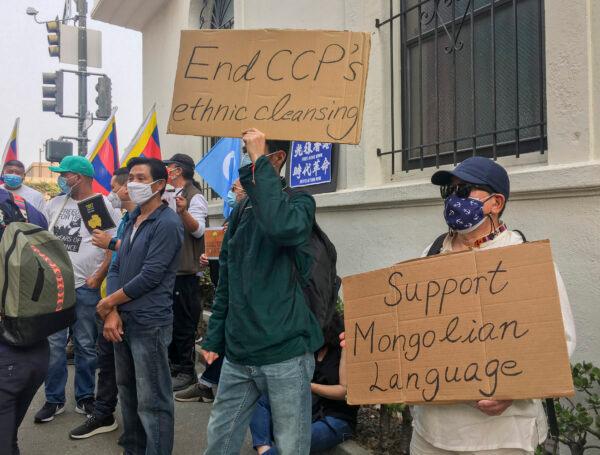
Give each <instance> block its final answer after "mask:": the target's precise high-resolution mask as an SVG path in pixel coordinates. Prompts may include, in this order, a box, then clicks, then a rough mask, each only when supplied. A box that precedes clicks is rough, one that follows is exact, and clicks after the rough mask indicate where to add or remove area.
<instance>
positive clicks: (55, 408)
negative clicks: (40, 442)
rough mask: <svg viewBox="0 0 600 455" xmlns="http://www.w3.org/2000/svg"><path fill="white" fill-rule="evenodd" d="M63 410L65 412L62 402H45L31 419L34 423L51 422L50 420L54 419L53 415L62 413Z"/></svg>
mask: <svg viewBox="0 0 600 455" xmlns="http://www.w3.org/2000/svg"><path fill="white" fill-rule="evenodd" d="M63 412H65V405H64V404H57V403H48V402H46V403H45V404H44V406H43V407H42V409H40V410H39V411H38V412H37V414H36V415H35V417H34V418H33V421H34V422H35V423H46V422H51V421H52V420H54V416H57V415H59V414H62V413H63Z"/></svg>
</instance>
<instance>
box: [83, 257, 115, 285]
mask: <svg viewBox="0 0 600 455" xmlns="http://www.w3.org/2000/svg"><path fill="white" fill-rule="evenodd" d="M111 259H112V252H111V251H108V250H106V251H105V252H104V260H103V261H102V263H101V264H100V267H98V269H97V270H96V271H95V272H94V273H92V275H91V276H89V277H88V279H87V280H85V285H86V286H87V287H89V288H91V289H98V288H99V287H100V286H101V285H102V281H103V280H104V278H105V277H106V274H107V273H108V268H109V266H110V261H111Z"/></svg>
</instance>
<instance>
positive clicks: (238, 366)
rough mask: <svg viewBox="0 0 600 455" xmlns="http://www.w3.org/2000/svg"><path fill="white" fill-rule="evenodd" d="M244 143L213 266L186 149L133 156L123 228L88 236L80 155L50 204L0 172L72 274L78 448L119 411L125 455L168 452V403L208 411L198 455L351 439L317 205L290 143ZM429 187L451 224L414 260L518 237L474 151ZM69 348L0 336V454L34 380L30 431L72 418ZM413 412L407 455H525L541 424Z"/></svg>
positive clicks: (539, 412)
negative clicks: (60, 249) (325, 290)
mask: <svg viewBox="0 0 600 455" xmlns="http://www.w3.org/2000/svg"><path fill="white" fill-rule="evenodd" d="M243 142H244V155H243V160H242V163H241V167H240V169H239V180H237V181H236V182H235V183H234V184H233V186H232V188H231V191H230V193H229V195H228V197H227V198H226V201H225V202H226V203H227V204H229V205H230V207H231V208H232V209H233V211H232V213H231V215H230V217H229V219H228V220H226V222H225V225H224V229H225V237H224V240H223V245H222V249H221V253H220V257H219V260H218V261H216V260H214V259H210V258H208V257H207V256H206V254H204V242H203V236H204V233H205V229H206V228H207V226H208V204H207V200H206V198H205V197H204V196H203V194H202V189H201V187H200V186H199V185H198V184H197V182H195V180H194V166H195V164H194V161H193V159H192V158H191V157H189V156H187V155H184V154H181V153H178V154H175V155H174V156H172V157H171V159H169V160H166V161H159V160H156V159H151V158H150V159H148V158H143V157H139V158H134V159H131V160H130V161H129V162H128V164H127V166H126V168H123V169H119V170H118V171H116V172H115V174H114V175H113V177H112V181H111V188H112V191H111V193H110V194H109V195H108V196H107V197H104V196H103V198H104V201H105V204H106V206H107V208H108V209H109V213H110V216H111V217H112V218H113V220H114V224H115V226H117V228H116V229H112V230H108V231H101V230H95V231H93V232H91V233H90V232H89V231H88V230H87V229H85V227H84V226H83V225H82V219H81V215H80V212H79V210H78V207H77V202H79V201H81V200H84V199H87V198H89V197H91V196H93V195H94V191H93V187H92V181H93V178H94V169H93V167H92V165H91V164H90V163H89V161H87V160H86V159H85V158H83V157H78V156H69V157H66V158H64V159H63V160H62V162H61V163H60V165H59V166H56V167H51V170H52V171H54V172H56V173H58V174H59V177H58V185H59V187H60V190H61V195H59V196H57V197H55V198H53V199H52V200H51V201H49V202H48V203H45V202H44V200H43V198H42V196H41V195H40V194H39V193H37V192H36V191H35V190H33V189H32V188H29V187H27V186H26V185H25V184H24V183H23V177H24V166H23V164H22V163H20V162H18V161H10V162H8V163H6V164H5V166H4V168H3V170H2V180H3V182H4V184H3V188H2V189H0V201H2V200H3V199H4V198H7V197H12V196H10V195H11V194H12V195H17V196H19V198H20V199H21V198H22V199H23V200H24V201H25V206H24V208H25V210H26V212H27V213H28V215H29V221H30V222H31V223H34V224H37V225H39V226H41V227H43V228H47V229H48V230H49V231H50V233H52V234H53V235H54V236H56V237H57V238H58V239H60V240H61V241H62V242H63V244H64V246H65V248H66V250H67V251H68V253H69V257H70V259H71V262H72V264H73V269H74V273H75V287H76V299H77V300H76V322H75V323H74V325H73V326H72V334H73V343H74V348H75V354H74V355H75V368H74V371H75V382H74V384H75V391H74V392H75V394H74V395H75V403H74V405H75V411H76V412H78V413H81V414H83V415H85V416H86V418H85V420H84V421H82V424H81V425H80V426H78V427H77V428H74V429H72V430H71V432H70V433H69V436H70V437H71V438H72V439H85V438H89V437H93V436H95V435H98V434H101V433H107V432H112V431H116V430H117V429H118V428H119V423H118V421H117V419H116V418H115V410H116V407H117V405H120V409H121V414H122V422H121V430H122V434H121V436H120V438H119V445H120V446H121V447H122V449H123V453H124V454H126V455H142V454H146V455H168V454H171V453H172V450H173V443H174V439H175V437H176V429H175V426H174V400H177V401H181V402H196V403H212V405H211V406H212V409H211V415H210V420H209V423H208V428H207V449H206V452H205V453H206V454H208V455H216V454H235V453H239V452H240V450H241V446H242V443H243V440H244V437H245V435H246V432H247V431H248V429H249V430H250V432H251V436H252V443H253V446H254V448H255V450H256V451H257V453H258V454H275V453H280V454H284V455H286V454H308V453H310V452H317V451H323V450H326V449H330V448H332V447H334V446H335V445H337V444H339V443H341V442H343V441H344V440H346V439H348V438H350V437H352V435H353V433H354V431H355V427H356V423H357V408H356V407H353V406H350V405H348V404H347V403H346V374H345V350H344V347H345V337H344V329H343V321H342V317H341V316H340V315H338V314H335V315H334V316H333V317H332V318H331V319H330V320H329V321H328V322H327V324H326V325H325V326H324V327H323V326H322V325H320V321H319V320H318V319H317V317H316V315H315V314H314V313H313V312H312V311H311V310H310V309H309V306H308V305H307V303H306V294H305V292H304V290H303V283H304V282H305V281H306V279H307V275H308V274H309V273H310V270H311V267H312V260H313V258H312V257H311V253H310V250H309V248H307V245H308V243H309V242H310V238H311V235H312V233H313V229H314V226H315V211H316V204H315V200H314V199H313V197H312V196H310V195H309V194H307V193H305V192H297V191H294V192H291V191H288V190H287V188H286V182H285V179H284V178H282V177H280V175H281V171H282V169H283V167H284V165H285V163H286V160H287V158H288V153H289V150H290V143H289V142H286V141H273V140H267V138H266V137H265V135H264V134H263V133H261V132H260V131H258V130H256V129H250V130H248V131H245V132H244V133H243ZM432 183H433V184H435V185H439V186H440V188H441V193H442V198H443V200H444V218H445V220H446V222H447V224H448V227H449V230H448V233H447V234H446V235H443V236H440V238H439V239H438V240H436V241H435V242H434V243H433V245H430V246H429V247H427V248H426V250H425V253H424V255H428V254H439V253H441V254H443V253H450V252H456V251H462V250H466V249H469V248H480V249H487V248H497V247H502V246H507V245H513V244H518V243H521V242H523V241H524V240H525V239H524V237H523V235H521V234H519V233H518V232H516V231H512V230H510V229H508V227H507V226H506V225H505V224H504V223H503V222H502V219H501V217H502V214H503V212H504V211H505V209H506V207H507V202H508V200H509V197H510V183H509V178H508V174H507V172H506V170H505V169H504V168H502V167H501V166H500V165H499V164H497V163H496V162H495V161H492V160H490V159H487V158H482V157H473V158H468V159H467V160H465V161H463V162H462V163H461V164H459V166H457V167H456V168H455V169H454V170H452V171H438V172H437V173H435V174H434V175H433V177H432ZM467 204H468V209H467V210H465V209H464V208H465V206H467ZM207 267H208V268H210V276H211V280H212V282H213V283H214V284H215V286H216V292H215V296H214V302H213V303H212V308H211V310H212V314H211V316H210V319H209V323H208V329H207V331H206V334H205V335H204V338H203V339H202V341H201V345H202V346H201V350H200V352H201V353H202V358H201V359H200V360H201V361H202V363H204V364H205V369H204V371H203V372H202V373H201V374H200V375H198V373H199V372H198V371H196V365H197V363H198V362H197V360H198V359H197V358H196V339H197V336H198V333H197V327H198V325H199V320H200V318H201V314H202V305H201V296H200V294H201V292H202V290H201V289H202V288H201V287H200V285H199V283H200V281H199V279H200V278H199V276H200V275H202V274H204V270H205V269H206V268H207ZM556 277H557V283H558V290H559V296H560V302H561V309H562V314H563V321H564V327H565V335H566V339H567V345H568V351H569V354H570V355H571V354H572V353H573V351H574V349H575V329H574V323H573V317H572V314H571V309H570V305H569V301H568V297H567V294H566V291H565V287H564V284H563V281H562V279H561V277H560V274H559V273H558V270H556ZM66 345H67V330H66V329H65V330H62V331H60V332H57V333H55V334H53V335H51V336H50V337H49V338H48V341H47V342H42V343H39V344H38V345H36V346H31V347H28V348H27V349H25V348H22V349H17V348H14V347H11V346H8V345H6V344H4V343H2V342H0V379H1V380H0V453H2V454H5V453H6V454H10V455H14V454H18V453H19V449H18V445H17V433H18V428H19V425H20V424H21V422H22V420H23V418H24V416H25V413H26V411H27V408H28V407H29V405H30V403H31V401H32V399H33V396H34V395H35V393H36V391H37V389H38V388H39V387H40V386H41V384H42V382H43V383H44V391H45V404H44V405H43V406H42V408H41V409H39V410H38V412H37V413H36V414H35V422H36V423H38V424H40V425H41V424H50V422H51V421H53V420H54V419H55V418H56V416H57V415H59V414H61V413H63V412H64V411H65V406H66V396H65V387H66V383H67V371H68V370H67V355H66V352H65V349H66ZM96 372H97V377H96ZM174 392H175V393H174ZM198 406H202V405H198ZM413 415H414V433H413V438H412V443H411V453H413V454H416V455H419V454H423V455H425V454H447V455H451V454H459V453H464V454H466V453H469V454H488V455H492V454H504V455H510V454H527V453H533V452H534V451H535V449H536V447H537V446H538V445H539V444H540V443H542V442H543V441H544V439H545V438H546V435H547V432H548V430H547V425H546V416H545V414H544V410H543V408H542V405H541V402H540V401H539V400H519V401H507V400H503V401H498V400H481V401H478V402H471V403H463V404H453V405H428V406H415V407H414V408H413ZM50 425H51V424H50Z"/></svg>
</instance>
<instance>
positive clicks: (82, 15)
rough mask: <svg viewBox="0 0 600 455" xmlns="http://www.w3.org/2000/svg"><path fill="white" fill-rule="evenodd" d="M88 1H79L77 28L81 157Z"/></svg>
mask: <svg viewBox="0 0 600 455" xmlns="http://www.w3.org/2000/svg"><path fill="white" fill-rule="evenodd" d="M86 17H87V0H77V27H78V29H79V30H78V38H79V39H78V60H79V67H78V69H79V75H78V79H79V90H78V93H79V94H78V97H79V111H78V113H77V117H78V119H77V136H78V137H79V139H78V144H79V150H78V151H79V155H81V156H86V155H87V130H86V129H85V128H84V122H85V114H86V113H87V74H86V70H87V30H86Z"/></svg>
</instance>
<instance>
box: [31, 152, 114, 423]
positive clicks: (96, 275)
mask: <svg viewBox="0 0 600 455" xmlns="http://www.w3.org/2000/svg"><path fill="white" fill-rule="evenodd" d="M50 170H51V171H53V172H58V173H59V174H60V176H59V177H58V185H59V186H60V188H61V191H62V192H63V193H64V194H63V195H62V196H57V197H55V198H54V199H52V200H51V201H50V202H49V203H48V207H47V208H48V221H49V228H48V230H49V231H50V232H51V233H52V234H54V235H55V236H56V237H57V238H58V239H59V240H61V241H62V242H63V244H64V245H65V248H66V249H67V251H68V252H69V257H70V259H71V262H72V264H73V269H74V272H75V287H76V295H77V301H76V305H75V312H76V317H77V319H76V321H75V323H74V324H73V327H72V329H73V340H74V345H75V400H76V401H77V406H76V408H75V410H76V412H78V413H80V414H84V415H87V414H91V413H92V411H93V405H94V389H95V383H96V338H97V336H98V332H97V327H96V304H97V303H98V301H99V300H100V285H101V283H102V281H103V280H104V277H105V276H106V272H107V270H108V266H109V264H110V258H111V256H110V254H107V253H106V252H105V251H103V250H102V249H100V248H98V247H96V246H94V245H93V244H92V235H91V234H90V233H89V231H88V230H87V229H86V228H85V226H84V225H83V223H82V221H81V214H80V212H79V208H78V206H77V202H78V201H81V200H83V199H86V198H89V197H91V196H93V195H94V194H95V193H94V192H93V190H92V181H93V177H94V168H93V167H92V164H91V163H90V162H89V161H88V160H87V159H85V158H84V157H82V156H67V157H65V158H63V160H62V161H61V162H60V165H59V166H51V167H50ZM104 202H105V203H106V205H107V208H108V210H109V213H110V214H111V216H112V218H113V220H114V222H115V224H117V223H118V222H119V219H120V218H121V214H120V212H119V211H118V210H115V209H113V208H112V205H111V204H110V202H109V201H108V199H107V198H106V197H104ZM109 232H111V233H113V234H114V229H113V230H111V231H109ZM48 341H49V343H50V365H49V368H48V375H47V376H46V383H45V391H46V403H45V404H44V406H43V407H42V409H40V411H39V412H38V413H37V414H36V415H35V422H36V423H44V422H49V421H51V420H53V419H54V416H55V415H57V414H61V413H62V412H63V411H64V405H65V401H66V399H65V386H66V383H67V356H66V345H67V329H65V330H62V331H60V332H57V333H55V334H54V335H52V336H50V337H48Z"/></svg>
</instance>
